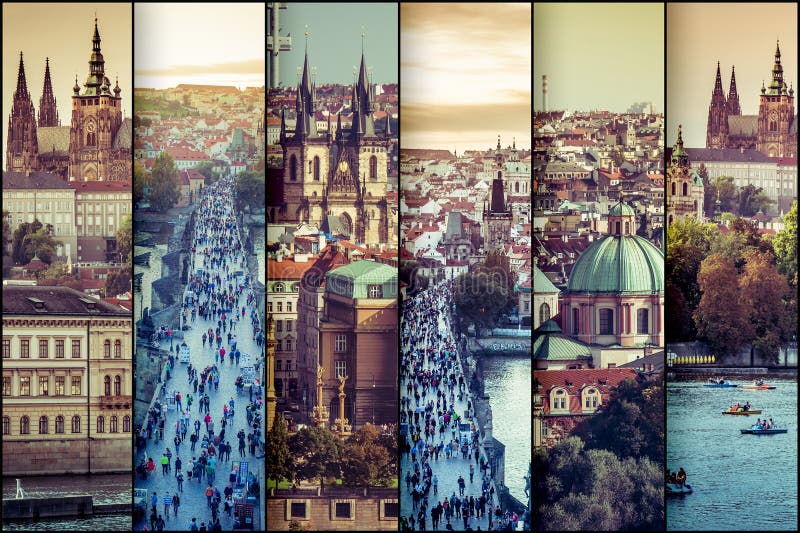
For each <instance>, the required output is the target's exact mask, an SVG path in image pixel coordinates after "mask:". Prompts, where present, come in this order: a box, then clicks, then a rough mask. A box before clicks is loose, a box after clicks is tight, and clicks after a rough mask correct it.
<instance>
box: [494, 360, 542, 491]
mask: <svg viewBox="0 0 800 533" xmlns="http://www.w3.org/2000/svg"><path fill="white" fill-rule="evenodd" d="M483 381H484V393H485V394H487V395H488V396H489V403H490V404H491V406H492V435H493V436H494V438H496V439H497V440H499V441H500V442H502V443H503V444H505V446H506V461H505V483H506V486H507V487H508V489H509V491H510V492H511V495H512V496H514V497H515V498H517V499H518V500H519V501H521V502H522V503H523V504H527V503H528V498H527V496H525V479H524V478H525V476H527V475H528V466H529V465H530V462H531V358H530V357H529V356H502V355H495V356H484V357H483Z"/></svg>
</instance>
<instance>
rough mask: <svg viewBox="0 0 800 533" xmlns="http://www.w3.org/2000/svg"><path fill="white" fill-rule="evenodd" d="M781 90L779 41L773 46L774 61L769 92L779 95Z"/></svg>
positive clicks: (781, 74) (781, 69)
mask: <svg viewBox="0 0 800 533" xmlns="http://www.w3.org/2000/svg"><path fill="white" fill-rule="evenodd" d="M782 91H783V65H781V43H780V41H778V43H777V44H776V46H775V63H774V64H773V65H772V81H771V82H770V84H769V94H771V95H780V94H781V92H782Z"/></svg>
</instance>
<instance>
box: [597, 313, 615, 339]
mask: <svg viewBox="0 0 800 533" xmlns="http://www.w3.org/2000/svg"><path fill="white" fill-rule="evenodd" d="M599 333H600V335H613V334H614V310H613V309H600V332H599Z"/></svg>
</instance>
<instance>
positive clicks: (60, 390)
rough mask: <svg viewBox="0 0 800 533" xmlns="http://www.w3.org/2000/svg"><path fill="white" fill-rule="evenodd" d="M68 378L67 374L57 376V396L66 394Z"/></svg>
mask: <svg viewBox="0 0 800 533" xmlns="http://www.w3.org/2000/svg"><path fill="white" fill-rule="evenodd" d="M66 380H67V378H66V377H65V376H56V394H55V395H56V396H64V390H65V388H66V387H65V382H66Z"/></svg>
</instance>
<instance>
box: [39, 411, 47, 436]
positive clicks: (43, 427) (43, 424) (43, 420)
mask: <svg viewBox="0 0 800 533" xmlns="http://www.w3.org/2000/svg"><path fill="white" fill-rule="evenodd" d="M39 435H47V417H46V416H40V417H39Z"/></svg>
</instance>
